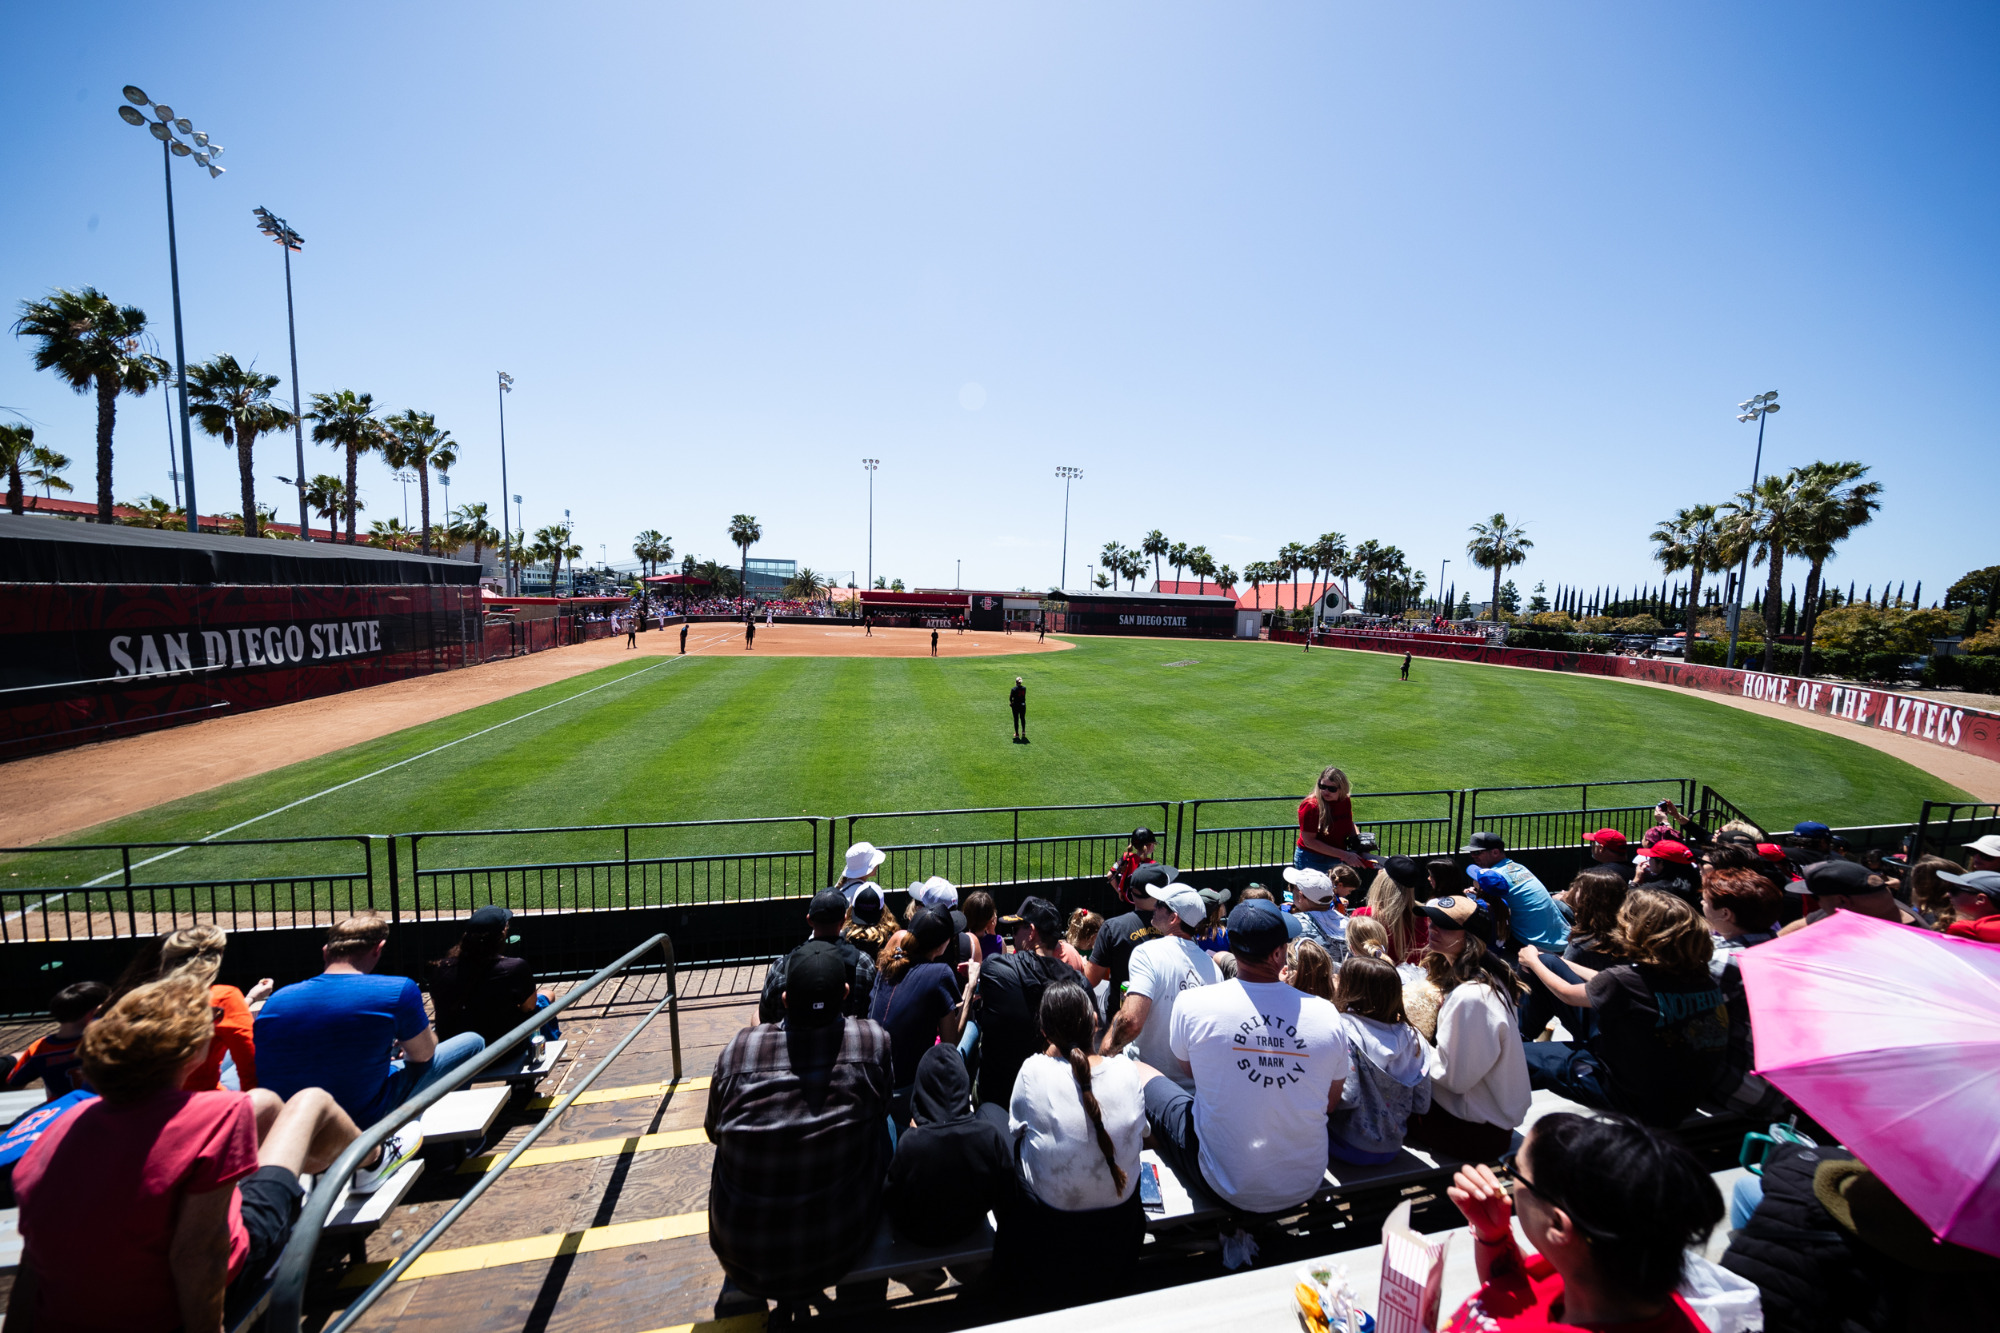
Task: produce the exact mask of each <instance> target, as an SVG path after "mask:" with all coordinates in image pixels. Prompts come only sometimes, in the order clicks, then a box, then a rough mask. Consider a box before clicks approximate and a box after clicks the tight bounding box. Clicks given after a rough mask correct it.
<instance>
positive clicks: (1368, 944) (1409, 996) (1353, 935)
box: [1347, 913, 1444, 1042]
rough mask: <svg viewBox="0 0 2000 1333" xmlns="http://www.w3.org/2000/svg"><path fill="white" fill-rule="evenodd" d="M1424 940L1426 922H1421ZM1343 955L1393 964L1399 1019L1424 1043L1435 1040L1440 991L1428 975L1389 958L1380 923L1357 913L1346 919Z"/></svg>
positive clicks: (1441, 992) (1385, 935)
mask: <svg viewBox="0 0 2000 1333" xmlns="http://www.w3.org/2000/svg"><path fill="white" fill-rule="evenodd" d="M1424 926H1425V934H1426V937H1428V935H1429V926H1430V922H1429V921H1428V920H1425V921H1424ZM1347 955H1348V957H1350V958H1379V959H1381V960H1382V961H1383V962H1385V963H1393V964H1395V968H1396V976H1397V977H1398V979H1400V980H1401V982H1402V985H1403V1016H1404V1018H1406V1019H1408V1020H1409V1024H1410V1026H1411V1027H1413V1028H1415V1029H1416V1030H1417V1031H1418V1032H1419V1033H1421V1034H1422V1035H1423V1038H1424V1040H1425V1041H1431V1042H1434V1041H1436V1040H1437V1030H1438V1008H1439V1007H1440V1006H1441V1005H1443V1004H1444V992H1443V991H1442V990H1439V989H1438V986H1437V983H1436V982H1434V981H1432V980H1431V979H1430V974H1429V973H1428V972H1426V971H1425V970H1424V969H1423V968H1421V967H1419V966H1417V965H1416V964H1414V963H1397V962H1396V960H1395V959H1394V958H1391V957H1390V956H1389V932H1388V931H1386V930H1384V929H1382V923H1381V922H1380V921H1377V920H1376V919H1375V918H1374V917H1372V916H1362V915H1360V914H1359V913H1356V914H1355V915H1353V916H1351V917H1349V918H1347Z"/></svg>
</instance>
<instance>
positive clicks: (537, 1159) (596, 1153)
mask: <svg viewBox="0 0 2000 1333" xmlns="http://www.w3.org/2000/svg"><path fill="white" fill-rule="evenodd" d="M707 1142H708V1131H707V1130H705V1129H675V1130H669V1131H667V1132H665V1133H662V1134H632V1135H628V1136H627V1137H625V1138H622V1139H591V1140H590V1141H588V1142H586V1143H563V1144H558V1145H556V1146H555V1147H553V1148H530V1149H528V1151H526V1152H524V1153H522V1154H521V1155H520V1156H519V1157H517V1158H515V1159H514V1161H513V1164H512V1165H511V1166H509V1167H508V1168H507V1169H508V1170H509V1171H518V1170H520V1169H521V1168H522V1167H527V1166H553V1165H555V1164H556V1163H558V1162H582V1161H588V1160H589V1159H591V1158H594V1157H630V1156H632V1155H633V1154H634V1153H642V1152H659V1151H661V1150H662V1149H666V1148H692V1147H695V1146H697V1145H699V1144H703V1143H707ZM506 1155H507V1154H506V1153H505V1152H504V1151H502V1152H489V1153H481V1154H480V1155H479V1156H477V1157H473V1158H468V1159H467V1160H466V1161H465V1163H464V1164H463V1165H461V1166H460V1167H459V1168H458V1174H459V1175H461V1176H479V1175H486V1174H488V1173H489V1172H491V1171H492V1170H493V1169H494V1167H495V1166H496V1165H497V1164H498V1163H499V1161H500V1159H501V1158H503V1157H505V1156H506Z"/></svg>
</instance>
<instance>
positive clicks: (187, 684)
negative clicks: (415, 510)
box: [0, 514, 481, 758]
mask: <svg viewBox="0 0 2000 1333" xmlns="http://www.w3.org/2000/svg"><path fill="white" fill-rule="evenodd" d="M480 644H481V596H480V587H479V566H478V565H475V564H472V563H470V562H468V561H462V560H441V559H435V558H431V557H426V556H420V555H411V554H408V553H406V552H400V551H386V550H378V549H376V548H374V547H368V546H347V545H344V544H336V543H333V542H298V541H274V540H271V539H268V538H255V537H227V536H220V535H216V534H212V533H205V532H204V533H188V532H182V531H161V530H156V529H149V528H128V527H119V526H99V525H97V524H90V523H73V522H66V521H64V520H61V519H52V518H39V517H28V516H25V515H22V516H17V515H11V514H0V758H12V757H15V756H18V755H23V754H33V753H38V752H41V751H45V750H58V749H64V748H67V747H68V746H72V745H80V744H83V743H85V742H88V741H95V740H102V739H105V738H107V737H110V736H115V735H125V734H128V733H131V732H135V731H148V730H153V729H156V728H159V727H168V726H177V725H179V724H181V723H183V722H192V721H197V720H199V719H201V718H205V717H216V716H223V715H227V714H229V713H235V712H242V711H244V710H246V709H252V708H268V707H271V706H273V705H275V704H281V703H292V702H295V701H297V700H300V699H310V698H315V697H318V696H320V695H326V694H336V693H339V692H341V691H343V690H352V689H359V688H362V687H364V686H368V685H378V684H381V683H383V682H385V681H390V680H400V679H402V678H404V677H406V676H414V675H425V674H428V673H430V672H433V671H442V670H446V669H449V668H452V667H457V666H463V665H466V664H467V662H468V661H477V660H480V646H479V645H480Z"/></svg>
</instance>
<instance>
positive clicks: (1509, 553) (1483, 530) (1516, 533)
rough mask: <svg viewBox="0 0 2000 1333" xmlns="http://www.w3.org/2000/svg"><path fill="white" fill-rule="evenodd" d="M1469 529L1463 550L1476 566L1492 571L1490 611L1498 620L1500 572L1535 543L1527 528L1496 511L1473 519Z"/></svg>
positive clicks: (1511, 565) (1522, 559)
mask: <svg viewBox="0 0 2000 1333" xmlns="http://www.w3.org/2000/svg"><path fill="white" fill-rule="evenodd" d="M1471 532H1472V540H1471V541H1469V542H1467V543H1466V544H1465V553H1466V554H1467V555H1469V556H1471V557H1472V563H1473V564H1475V565H1477V566H1479V568H1481V569H1490V570H1492V571H1493V605H1492V611H1493V618H1494V619H1495V620H1498V619H1499V618H1500V576H1501V575H1503V574H1505V573H1506V572H1507V571H1508V569H1510V568H1511V567H1513V566H1515V565H1518V564H1520V563H1521V562H1522V561H1524V560H1526V559H1527V558H1528V551H1529V549H1530V548H1531V547H1533V546H1534V543H1533V542H1532V541H1530V540H1528V533H1527V529H1525V528H1522V527H1520V526H1518V525H1516V524H1512V523H1509V522H1508V521H1507V516H1506V515H1505V514H1495V515H1494V516H1493V517H1492V518H1490V519H1488V520H1487V521H1486V522H1484V523H1474V524H1473V525H1472V528H1471Z"/></svg>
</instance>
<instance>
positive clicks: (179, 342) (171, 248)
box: [118, 83, 305, 532]
mask: <svg viewBox="0 0 2000 1333" xmlns="http://www.w3.org/2000/svg"><path fill="white" fill-rule="evenodd" d="M124 94H125V101H126V102H127V103H129V104H130V105H127V106H121V107H119V108H118V118H119V119H120V120H122V121H124V122H125V123H126V124H127V125H131V126H135V127H136V126H140V125H144V126H145V127H146V132H147V133H148V134H150V135H152V136H153V137H154V138H155V139H158V140H159V141H160V157H161V160H162V162H163V163H164V165H165V168H166V179H167V266H168V271H169V273H170V274H171V275H172V278H173V292H174V380H175V383H176V384H177V385H178V386H179V390H180V409H181V468H180V470H181V475H182V476H183V477H184V478H185V479H186V481H187V490H186V491H185V492H184V493H183V497H182V498H183V499H184V500H185V501H186V511H187V530H188V531H189V532H196V531H199V530H200V527H201V507H200V506H199V505H198V504H197V503H196V502H195V495H194V430H193V423H192V421H191V420H190V414H189V411H188V394H187V337H186V333H185V330H184V329H183V327H182V324H181V259H180V246H179V243H178V241H177V239H176V237H175V235H174V159H175V158H177V157H192V158H193V159H194V161H195V165H196V166H198V167H201V168H203V169H205V170H206V171H207V172H208V178H209V179H210V180H215V179H216V178H218V177H220V176H221V175H222V172H223V168H221V167H218V166H216V165H215V163H214V161H213V159H214V158H215V157H217V156H219V155H220V154H221V152H222V149H221V147H220V146H219V145H215V144H211V143H209V141H208V135H207V134H205V133H198V132H197V131H196V130H195V127H194V124H193V122H191V121H189V120H188V119H187V117H185V116H176V115H174V109H173V108H172V107H170V106H167V105H166V104H165V103H161V102H154V101H153V100H152V99H151V98H149V97H147V96H146V93H145V90H144V89H142V88H139V87H137V86H136V85H133V84H129V83H128V84H126V85H125V88H124ZM137 107H149V108H151V109H152V112H153V114H154V115H155V116H157V117H159V119H158V120H152V121H149V120H147V119H146V118H145V117H144V116H142V115H140V114H139V113H138V111H137V110H135V108H137ZM176 131H178V132H179V133H181V134H184V135H187V136H189V137H190V138H192V139H193V140H194V142H195V144H196V145H199V146H200V148H201V149H202V150H203V151H201V152H199V153H197V152H196V151H195V149H194V147H191V146H190V145H188V144H186V143H184V142H182V141H181V140H180V139H178V138H176V137H175V132H176ZM292 378H293V380H294V382H296V381H297V379H298V376H297V375H296V374H295V375H294V376H293V377H292ZM299 471H300V472H302V473H303V472H304V471H305V467H304V457H303V450H301V458H300V468H299ZM299 510H300V513H302V514H303V513H304V512H305V504H304V501H303V499H302V500H301V501H300V505H299ZM303 526H304V525H303V524H301V527H303Z"/></svg>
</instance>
